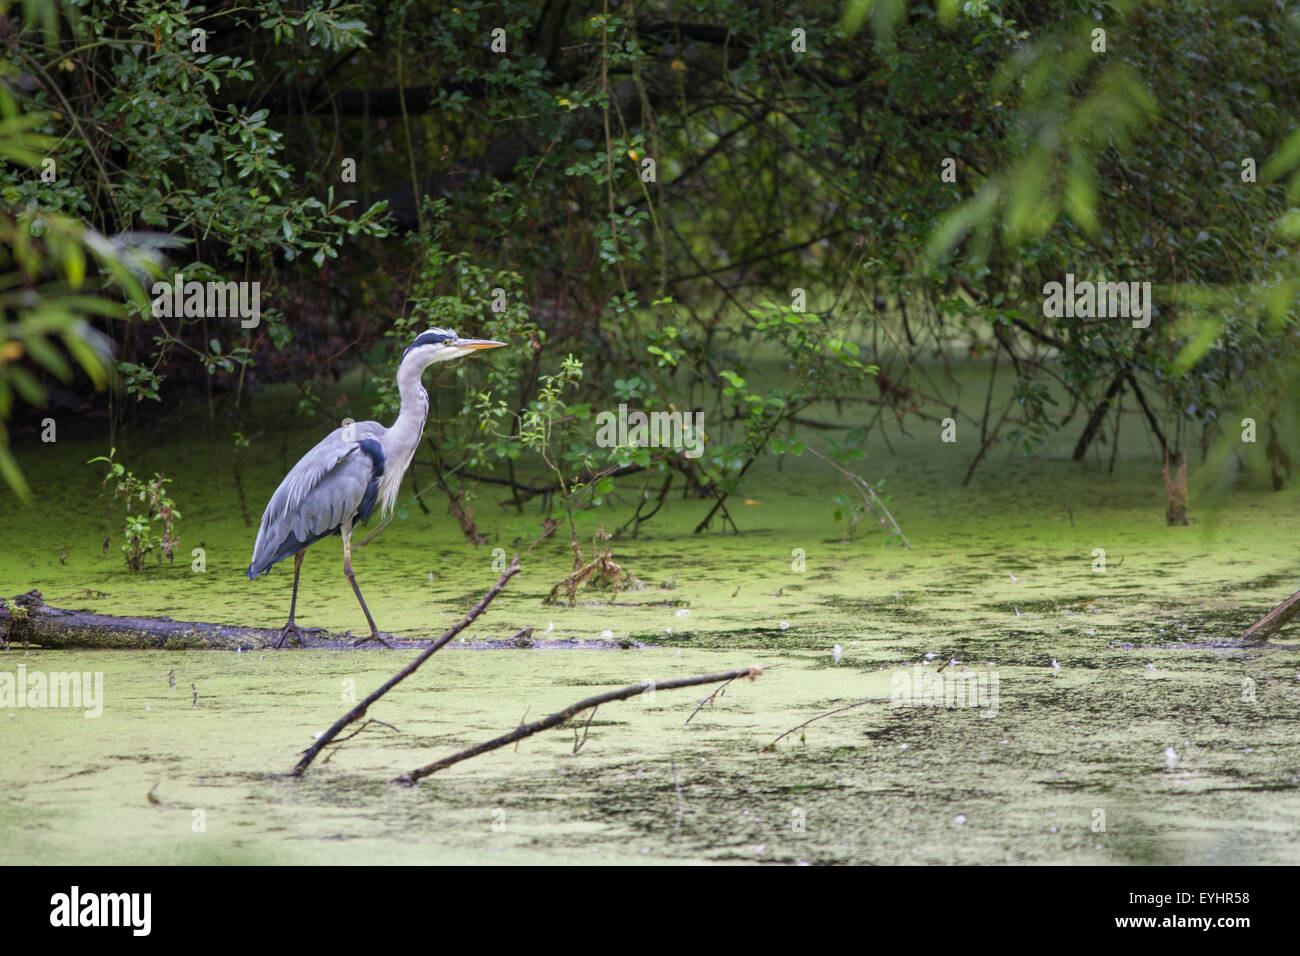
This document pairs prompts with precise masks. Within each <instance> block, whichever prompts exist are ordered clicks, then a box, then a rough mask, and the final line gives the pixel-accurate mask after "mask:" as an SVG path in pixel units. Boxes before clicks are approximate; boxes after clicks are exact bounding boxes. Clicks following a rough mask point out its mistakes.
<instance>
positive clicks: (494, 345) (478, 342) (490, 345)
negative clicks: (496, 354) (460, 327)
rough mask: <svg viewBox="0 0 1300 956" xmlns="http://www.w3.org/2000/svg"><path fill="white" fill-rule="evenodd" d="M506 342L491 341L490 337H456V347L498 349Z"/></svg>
mask: <svg viewBox="0 0 1300 956" xmlns="http://www.w3.org/2000/svg"><path fill="white" fill-rule="evenodd" d="M505 344H506V343H504V342H493V341H492V340H491V339H457V340H456V348H458V349H499V348H503V347H504V346H505Z"/></svg>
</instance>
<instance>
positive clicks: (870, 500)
mask: <svg viewBox="0 0 1300 956" xmlns="http://www.w3.org/2000/svg"><path fill="white" fill-rule="evenodd" d="M808 451H810V452H812V453H813V454H814V455H816V456H817V457H818V458H820V459H821V460H822V461H824V462H826V464H828V465H830V466H831V467H832V468H834V469H835V470H836V471H838V472H839V473H840V474H841V475H843V476H844V477H845V478H847V479H849V481H850V482H851V483H852V484H853V487H855V488H857V489H858V493H859V494H861V495H862V500H863V501H864V502H866V505H867V510H869V511H870V512H871V513H872V514H873V515H875V516H876V521H878V522H879V523H880V526H881V527H882V528H883V527H884V526H885V519H886V518H888V519H889V523H890V524H891V525H893V528H894V534H896V535H898V539H899V541H901V542H902V544H903V547H905V548H906V549H907V550H908V551H911V550H912V542H910V541H908V540H907V536H906V535H905V534H903V529H902V528H900V527H899V526H898V522H897V521H895V520H894V516H893V515H892V514H890V513H889V509H888V508H886V507H885V503H884V502H883V501H881V500H880V496H879V495H877V494H876V490H875V489H874V488H872V487H871V485H870V484H869V483H868V482H867V480H866V479H865V478H863V477H862V476H861V475H856V474H854V473H853V472H851V471H849V470H848V469H847V468H841V467H840V466H839V465H837V464H836V463H835V462H833V461H831V460H830V459H829V458H827V457H826V456H825V455H823V454H822V453H821V452H819V451H818V450H817V449H816V448H809V449H808ZM877 509H879V510H877ZM882 511H883V512H884V517H881V512H882Z"/></svg>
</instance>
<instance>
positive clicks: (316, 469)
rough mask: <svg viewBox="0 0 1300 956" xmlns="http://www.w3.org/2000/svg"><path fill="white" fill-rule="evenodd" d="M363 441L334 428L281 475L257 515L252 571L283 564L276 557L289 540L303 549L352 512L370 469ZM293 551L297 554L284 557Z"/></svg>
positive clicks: (369, 461) (352, 513)
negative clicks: (277, 485)
mask: <svg viewBox="0 0 1300 956" xmlns="http://www.w3.org/2000/svg"><path fill="white" fill-rule="evenodd" d="M362 437H365V436H361V435H357V434H356V430H355V429H354V430H353V431H349V430H348V429H344V428H338V429H335V430H334V431H333V432H331V433H330V434H329V435H327V436H325V438H324V439H322V440H321V441H320V443H319V444H317V445H316V446H315V447H314V448H312V449H311V450H310V451H309V452H307V454H305V455H303V456H302V458H301V459H299V460H298V463H297V464H296V465H294V466H293V468H292V469H291V470H290V472H289V474H287V475H285V476H284V480H283V481H282V482H280V487H278V488H277V489H276V490H275V494H273V495H272V496H271V501H270V502H269V503H268V504H267V506H266V511H265V513H263V515H262V524H261V526H260V527H259V528H258V532H257V544H256V545H255V546H254V547H253V560H252V565H253V567H263V566H264V567H269V566H270V564H273V563H275V561H278V560H283V558H284V557H286V556H287V555H282V554H280V553H279V552H280V551H282V550H283V549H284V547H285V546H292V543H293V541H292V540H290V539H291V538H292V539H293V540H296V541H297V542H298V543H299V545H298V547H305V546H306V545H308V544H310V543H311V542H312V541H314V540H316V539H318V538H320V537H322V536H324V535H326V534H329V533H331V532H333V531H334V530H335V529H336V528H338V526H339V525H340V524H341V523H342V522H343V519H344V518H346V517H351V516H352V515H354V514H355V513H356V511H357V509H358V508H359V507H360V505H361V501H362V499H363V498H364V497H365V493H366V487H367V485H369V483H370V480H371V472H372V470H373V463H372V461H371V459H370V458H369V457H368V456H367V455H365V454H363V453H362V452H361V449H360V447H359V445H358V440H359V439H360V438H362ZM293 550H297V549H296V548H294V549H292V550H290V551H289V553H290V554H292V553H293ZM273 553H274V556H273ZM268 558H270V559H271V560H270V562H269V563H266V561H267V559H268Z"/></svg>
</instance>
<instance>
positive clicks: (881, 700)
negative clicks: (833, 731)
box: [763, 697, 889, 751]
mask: <svg viewBox="0 0 1300 956" xmlns="http://www.w3.org/2000/svg"><path fill="white" fill-rule="evenodd" d="M887 700H889V698H888V697H869V698H867V699H866V700H860V701H858V702H857V703H856V704H849V706H847V707H839V708H836V709H835V710H828V711H827V712H826V713H824V714H818V715H817V716H816V717H813V718H812V719H811V720H805V721H804V722H803V723H802V724H800V725H799V726H797V727H791V728H790V729H789V730H787V731H786V732H785V733H783V734H782V735H781V736H780V737H777V738H776V740H774V741H772V742H771V743H770V744H768V745H767V746H766V747H764V748H763V750H764V751H768V750H775V749H776V745H777V744H778V743H780V741H781V740H783V739H784V738H786V737H789V736H790V735H791V734H792V733H794V732H795V731H796V730H803V728H805V727H807V726H808V725H809V724H811V723H813V722H814V721H818V720H821V719H822V718H823V717H834V716H835V715H836V714H842V713H844V712H845V711H846V710H852V709H853V708H855V707H861V706H862V705H863V704H882V703H884V702H885V701H887Z"/></svg>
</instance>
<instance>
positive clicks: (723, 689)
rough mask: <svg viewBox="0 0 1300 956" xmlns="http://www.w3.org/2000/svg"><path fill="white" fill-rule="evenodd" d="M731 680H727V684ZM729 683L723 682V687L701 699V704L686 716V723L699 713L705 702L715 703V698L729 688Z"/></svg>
mask: <svg viewBox="0 0 1300 956" xmlns="http://www.w3.org/2000/svg"><path fill="white" fill-rule="evenodd" d="M735 679H736V678H734V677H733V678H732V679H731V680H735ZM731 680H729V681H727V684H730V683H731ZM727 684H723V685H722V686H721V687H719V688H717V689H716V690H714V692H713V693H712V694H710V695H709V696H708V697H706V698H704V699H703V700H702V701H700V706H699V707H696V708H695V709H694V710H693V711H691V716H690V717H687V718H686V723H688V724H689V723H690V722H691V720H692V719H693V718H694V717H695V715H696V714H698V713H699V712H700V711H701V710H702V709H703V708H704V705H705V704H711V703H713V699H714V698H715V697H717V696H718V695H720V694H722V693H723V692H724V691H725V690H726V689H727Z"/></svg>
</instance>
